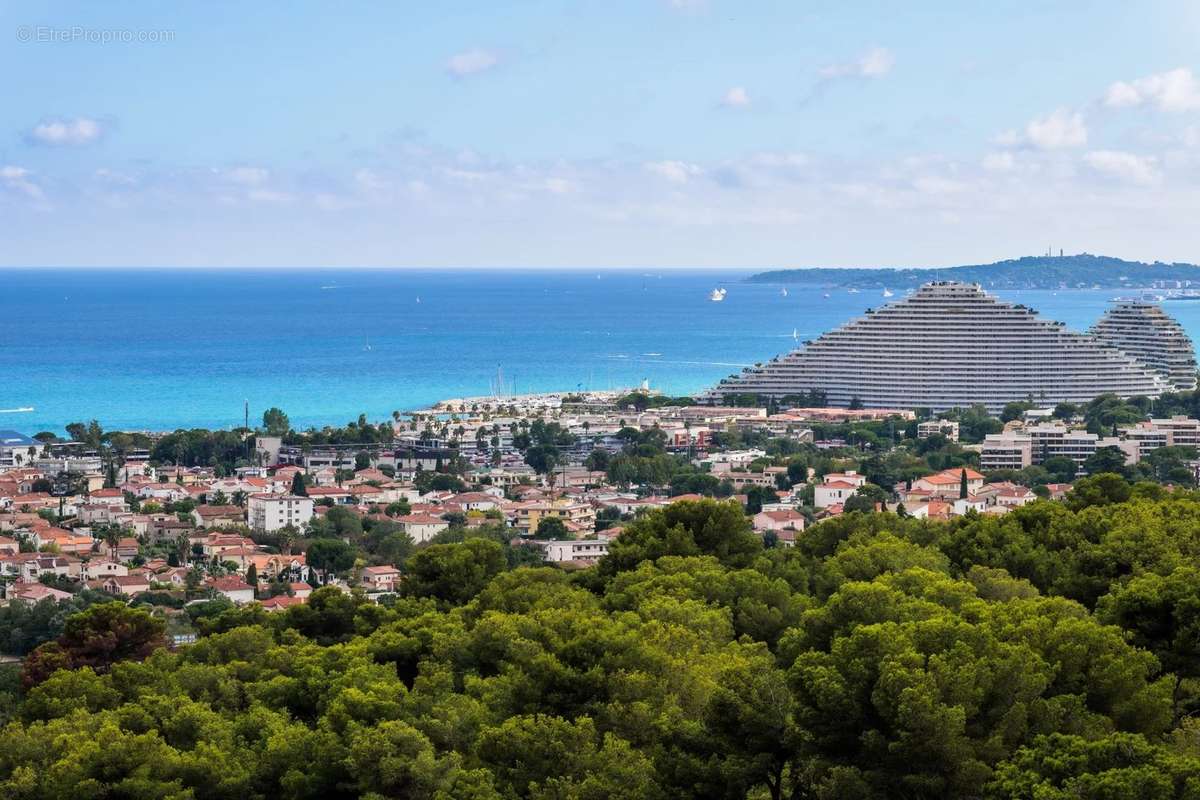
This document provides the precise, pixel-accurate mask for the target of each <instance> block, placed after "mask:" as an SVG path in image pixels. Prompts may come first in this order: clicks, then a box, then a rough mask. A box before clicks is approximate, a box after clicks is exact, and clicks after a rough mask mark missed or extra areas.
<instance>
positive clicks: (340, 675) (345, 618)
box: [0, 475, 1200, 800]
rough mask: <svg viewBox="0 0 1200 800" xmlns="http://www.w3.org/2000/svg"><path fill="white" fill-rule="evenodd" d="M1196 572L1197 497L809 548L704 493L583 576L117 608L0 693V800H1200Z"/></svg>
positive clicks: (1078, 496)
mask: <svg viewBox="0 0 1200 800" xmlns="http://www.w3.org/2000/svg"><path fill="white" fill-rule="evenodd" d="M1198 555H1200V493H1197V492H1194V491H1187V490H1177V491H1173V492H1172V491H1168V490H1165V489H1163V488H1162V487H1160V486H1157V485H1152V484H1145V483H1143V484H1130V483H1128V482H1127V481H1125V480H1124V479H1123V478H1121V477H1119V476H1116V475H1097V476H1094V477H1090V478H1085V479H1082V480H1080V481H1079V482H1078V484H1077V487H1076V489H1075V490H1074V492H1073V493H1072V494H1071V495H1069V496H1068V499H1067V500H1066V501H1064V502H1058V503H1052V502H1045V501H1043V502H1038V503H1034V504H1032V505H1030V506H1027V507H1025V508H1021V509H1018V510H1015V511H1013V512H1011V513H1009V514H1007V515H1004V516H1001V517H991V516H988V517H981V516H975V515H968V516H967V517H963V518H959V519H955V520H954V521H951V522H929V521H918V520H914V519H906V518H902V517H897V516H895V515H892V514H863V513H852V514H846V515H844V516H842V517H839V518H836V519H832V520H829V521H826V522H823V523H821V524H819V525H816V526H814V527H812V528H810V529H809V530H808V531H806V532H805V534H804V535H803V536H802V537H798V539H797V545H796V546H795V547H793V548H765V547H764V545H763V543H762V540H761V539H760V538H759V537H757V536H756V535H754V534H753V533H752V532H751V530H750V529H749V527H748V523H747V519H746V517H745V515H744V513H743V510H742V509H741V508H740V507H739V506H738V505H737V504H736V503H732V502H719V501H713V500H705V501H699V502H681V503H676V504H674V505H672V506H670V507H667V508H665V509H662V510H657V511H654V512H651V513H649V514H646V515H645V516H642V517H639V518H638V519H636V520H635V521H633V522H631V523H629V524H628V525H627V526H626V528H625V531H624V533H623V535H622V536H621V537H620V538H619V539H617V540H616V541H615V542H614V543H613V545H612V548H611V554H610V555H609V557H608V558H606V559H605V560H604V561H602V562H601V563H600V565H599V566H597V567H596V568H593V569H590V570H583V571H578V572H567V571H562V570H559V569H556V568H550V567H529V566H524V567H515V568H514V566H513V565H512V563H511V561H509V560H508V559H506V558H505V555H504V552H503V549H502V546H501V544H500V543H498V542H496V541H492V540H489V539H484V538H474V539H467V540H465V541H461V542H456V543H445V544H434V545H432V546H429V547H427V548H423V549H422V550H421V551H420V552H419V553H416V554H414V556H413V557H412V558H410V559H409V560H408V561H407V562H406V570H407V574H406V577H405V581H404V583H403V590H402V593H401V594H400V595H399V596H397V597H395V598H394V602H390V603H387V604H384V605H376V604H374V603H370V602H367V601H366V600H365V599H363V598H362V597H359V596H354V595H349V594H344V593H341V592H340V591H338V590H336V589H333V588H327V589H322V590H319V591H317V592H316V593H314V594H313V596H312V597H311V598H310V600H309V602H308V603H307V604H305V605H303V606H299V607H296V608H292V609H290V610H288V611H287V612H283V613H277V614H267V613H265V612H264V611H263V610H262V609H261V608H260V607H258V606H249V607H244V608H239V609H230V608H229V607H228V606H223V605H216V604H214V605H213V606H212V609H211V613H210V612H209V611H208V610H206V609H205V608H202V607H201V608H197V609H194V610H193V612H192V613H193V616H195V618H196V623H197V625H198V626H199V628H200V630H201V631H202V633H203V635H202V637H201V638H200V640H199V641H198V642H197V643H196V644H195V645H192V646H189V647H186V648H184V649H182V650H179V651H175V652H172V651H170V650H167V649H163V648H161V647H159V645H160V644H161V641H162V630H161V628H160V627H158V626H160V625H161V623H159V622H158V621H157V620H156V619H155V618H154V617H152V616H151V615H149V614H147V613H146V612H144V611H142V610H139V609H136V608H130V607H126V606H123V605H120V604H116V603H103V604H99V605H92V606H90V607H88V608H87V609H86V610H84V611H81V612H79V613H77V614H75V615H74V616H71V617H69V618H68V619H67V621H66V623H65V624H64V625H61V626H59V627H58V628H57V630H59V631H60V633H58V635H57V638H56V639H54V640H52V641H49V642H47V643H46V644H43V645H41V646H40V647H39V648H38V649H37V650H35V651H33V653H32V654H31V655H30V656H29V657H27V659H26V662H25V665H24V667H23V671H22V674H21V678H22V681H21V684H22V685H23V686H24V688H20V687H19V686H18V685H17V682H16V681H14V680H10V681H7V682H5V683H4V684H0V691H2V697H3V698H4V700H5V701H6V702H3V703H0V713H3V714H4V715H5V716H6V717H7V719H8V721H7V724H6V725H5V727H4V728H3V729H2V730H0V796H3V797H6V798H80V797H88V798H195V799H196V800H199V799H201V798H238V800H249V799H250V798H266V797H271V798H342V797H362V796H370V797H404V798H430V800H433V799H434V798H437V799H438V800H450V799H451V798H464V799H465V798H479V799H483V798H488V799H495V800H498V799H499V798H538V800H549V798H555V799H558V798H580V799H581V800H591V799H592V798H595V799H596V800H600V798H678V797H694V798H745V797H752V798H772V800H777V799H778V798H796V799H799V798H806V799H807V798H831V799H832V798H892V797H903V798H978V797H986V798H1038V800H1043V799H1045V800H1059V799H1060V798H1061V799H1062V800H1066V799H1067V798H1094V799H1095V800H1100V799H1101V798H1125V797H1137V798H1192V797H1197V796H1200V794H1198V793H1200V725H1197V724H1196V720H1195V719H1194V716H1193V715H1194V714H1195V712H1196V711H1197V710H1198V709H1200V682H1198V679H1200V616H1197V613H1196V612H1197V610H1198V609H1200V568H1198V562H1197V556H1198ZM4 687H8V688H7V690H4Z"/></svg>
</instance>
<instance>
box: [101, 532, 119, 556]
mask: <svg viewBox="0 0 1200 800" xmlns="http://www.w3.org/2000/svg"><path fill="white" fill-rule="evenodd" d="M101 538H102V539H103V540H104V543H105V544H107V545H108V555H109V558H111V559H112V560H113V561H116V560H117V546H118V545H120V544H121V529H120V528H118V527H117V526H116V525H109V526H108V527H107V528H105V529H104V533H103V534H101Z"/></svg>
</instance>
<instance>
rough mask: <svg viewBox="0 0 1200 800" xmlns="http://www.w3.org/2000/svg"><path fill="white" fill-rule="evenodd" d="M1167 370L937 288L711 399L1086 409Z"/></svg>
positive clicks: (1164, 386)
mask: <svg viewBox="0 0 1200 800" xmlns="http://www.w3.org/2000/svg"><path fill="white" fill-rule="evenodd" d="M1170 388H1171V387H1170V385H1169V384H1168V382H1167V381H1166V380H1165V379H1164V378H1162V377H1161V376H1160V375H1159V373H1157V372H1155V371H1153V370H1150V369H1147V368H1146V367H1144V366H1143V365H1141V364H1139V363H1138V362H1136V361H1135V360H1134V359H1133V358H1132V357H1130V356H1128V355H1125V354H1124V353H1123V352H1121V351H1119V350H1115V349H1113V348H1111V347H1106V346H1103V345H1101V344H1100V343H1099V342H1098V341H1097V340H1096V339H1095V338H1093V337H1092V336H1090V335H1087V334H1082V333H1077V332H1074V331H1070V330H1067V328H1066V327H1065V326H1064V325H1063V323H1061V322H1054V321H1052V320H1045V319H1043V318H1041V317H1039V316H1038V314H1037V312H1035V311H1033V310H1032V309H1029V308H1026V307H1025V306H1021V305H1013V304H1011V303H1005V302H1002V301H1000V300H998V299H997V298H995V297H993V296H992V295H989V294H987V293H986V292H984V291H983V290H982V289H980V288H979V286H978V285H976V284H967V283H956V282H937V283H929V284H926V285H924V286H922V287H921V288H920V289H918V290H917V291H916V292H915V293H913V294H912V295H910V296H908V297H906V298H904V299H903V300H900V301H897V302H894V303H891V304H889V305H886V306H883V307H881V308H877V309H873V310H869V311H868V312H867V313H866V314H865V315H863V316H861V317H859V318H857V319H854V320H851V321H850V322H848V323H846V324H844V325H842V326H841V327H839V328H836V329H834V330H832V331H829V332H828V333H825V334H823V335H822V336H821V337H820V338H818V339H816V340H815V341H811V342H805V344H804V346H803V347H801V348H800V349H799V350H795V351H793V352H791V353H788V354H786V355H782V356H778V357H776V358H774V359H772V360H771V361H769V362H767V363H765V364H761V365H758V366H755V367H747V368H746V369H745V370H744V371H743V372H742V373H741V374H738V375H733V376H731V377H729V378H726V379H725V380H723V381H721V383H720V384H718V385H717V386H716V387H715V388H713V389H712V390H710V391H709V392H708V393H707V395H706V398H707V399H708V400H709V401H713V402H720V401H721V400H722V399H723V398H725V397H726V396H727V395H731V394H741V393H748V394H758V395H761V396H768V397H773V398H776V399H782V398H784V397H787V396H788V395H796V394H799V393H801V392H806V391H811V390H820V391H823V392H825V395H826V398H827V402H828V404H829V405H831V406H847V405H850V404H851V402H852V401H853V400H855V399H857V400H858V401H859V402H861V404H862V405H863V406H864V407H866V408H930V409H932V410H934V411H944V410H946V409H949V408H955V407H966V406H971V405H975V404H982V405H985V406H987V407H988V409H989V410H990V411H992V412H993V413H995V412H999V411H1000V409H1001V408H1003V406H1004V404H1005V403H1008V402H1011V401H1014V400H1024V399H1027V398H1033V399H1034V400H1035V401H1037V402H1041V403H1047V404H1053V403H1060V402H1072V403H1082V402H1087V401H1088V400H1091V399H1092V398H1094V397H1096V396H1097V395H1100V394H1104V393H1106V392H1115V393H1116V394H1119V395H1121V396H1124V397H1131V396H1134V395H1148V396H1152V397H1154V396H1158V395H1159V394H1161V393H1163V392H1164V391H1168V390H1169V389H1170Z"/></svg>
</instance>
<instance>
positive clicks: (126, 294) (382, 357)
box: [0, 269, 1200, 433]
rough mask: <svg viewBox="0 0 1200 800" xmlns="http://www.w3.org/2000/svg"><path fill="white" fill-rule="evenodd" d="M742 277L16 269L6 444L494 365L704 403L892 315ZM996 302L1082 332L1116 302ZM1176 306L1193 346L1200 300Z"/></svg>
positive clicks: (853, 299)
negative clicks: (804, 346) (811, 346)
mask: <svg viewBox="0 0 1200 800" xmlns="http://www.w3.org/2000/svg"><path fill="white" fill-rule="evenodd" d="M746 274H748V273H739V272H732V271H731V272H727V273H717V272H683V271H668V272H663V273H661V274H659V273H645V272H642V271H608V272H601V273H595V272H588V273H582V272H556V273H548V272H541V271H486V272H485V271H465V270H462V271H439V272H418V271H373V270H347V269H342V270H253V271H230V270H212V271H198V270H4V271H0V297H3V303H2V304H0V410H7V409H14V408H21V407H33V408H34V409H35V410H34V411H33V412H25V413H0V428H14V429H16V430H19V431H22V432H26V433H32V432H36V431H39V430H59V429H61V428H62V426H63V425H64V424H66V423H68V422H71V421H75V420H81V419H91V418H95V419H98V420H100V422H101V424H102V425H104V427H106V428H126V429H154V430H162V429H173V428H175V427H186V426H205V427H229V426H234V425H238V424H240V423H241V419H242V404H243V401H244V400H248V401H249V405H250V416H251V420H257V419H259V418H261V415H262V411H263V409H265V408H269V407H270V406H279V407H280V408H283V409H284V410H285V411H286V412H287V413H288V415H289V416H290V417H291V419H292V422H293V424H295V425H300V426H308V425H322V424H326V423H344V422H346V421H347V420H350V419H353V418H355V417H356V416H357V415H358V414H359V413H366V414H367V415H368V416H369V417H370V418H372V419H383V418H385V417H388V416H389V415H390V414H391V412H392V411H393V410H405V409H410V408H415V407H418V406H421V405H424V404H428V403H431V402H433V401H435V400H438V399H441V398H446V397H456V396H463V395H483V394H488V393H490V392H491V386H492V382H493V380H494V378H495V375H496V370H497V367H501V368H502V369H503V372H504V376H505V378H506V380H512V381H515V390H516V391H517V392H533V391H550V390H565V389H575V388H584V389H586V388H591V389H605V388H617V387H622V386H632V385H636V384H638V383H640V382H641V381H642V380H648V381H649V382H650V384H651V386H653V387H655V388H658V389H661V390H663V391H665V392H669V393H672V394H683V393H691V392H697V391H699V390H701V389H703V388H706V387H708V386H711V385H712V384H713V383H715V382H716V381H717V380H719V379H720V378H722V377H723V376H725V375H728V374H730V373H733V372H736V371H738V370H740V369H741V367H742V366H744V365H747V364H751V363H754V362H755V361H763V360H766V359H767V358H770V357H771V356H773V355H775V354H778V353H780V352H784V351H786V350H788V349H790V348H791V347H792V345H793V338H792V333H793V330H795V332H796V336H797V337H798V338H799V339H806V338H813V337H816V336H817V335H819V334H820V333H821V332H823V331H825V330H827V329H829V328H831V327H834V326H836V325H838V324H840V323H842V322H844V321H846V320H847V319H849V318H851V317H853V316H855V315H857V314H859V313H861V312H862V311H863V310H865V309H866V308H868V307H870V306H875V305H880V304H882V303H883V302H885V301H884V299H883V298H882V297H879V296H878V295H877V294H876V293H874V292H862V293H860V294H850V293H848V292H846V291H844V290H832V291H830V295H831V296H830V297H829V298H825V297H824V296H823V294H824V292H823V291H822V290H819V289H801V288H799V287H789V289H788V294H787V296H784V295H783V294H782V293H781V291H780V288H779V287H777V286H768V285H759V284H743V283H740V282H739V281H740V280H741V278H743V277H745V275H746ZM718 286H724V287H726V288H727V289H728V294H727V296H726V299H725V301H724V302H722V303H713V302H710V301H709V299H708V295H709V292H710V291H711V290H712V289H714V288H716V287H718ZM1000 294H1001V295H1002V296H1003V297H1005V298H1006V299H1009V300H1013V301H1016V302H1022V303H1025V304H1026V305H1029V306H1031V307H1033V308H1036V309H1038V310H1039V311H1041V312H1042V313H1043V314H1044V315H1046V316H1048V317H1052V318H1056V319H1060V320H1062V321H1063V322H1066V323H1067V324H1068V325H1069V326H1070V327H1072V328H1076V329H1082V328H1085V327H1086V326H1087V325H1089V324H1091V323H1092V322H1093V321H1094V320H1095V319H1096V318H1097V317H1098V316H1099V315H1100V314H1101V313H1102V312H1103V310H1104V307H1105V303H1106V302H1107V301H1108V300H1109V299H1110V297H1111V295H1112V292H1111V291H1070V292H1057V293H1051V292H1047V291H1025V292H1002V293H1000ZM899 296H900V293H899V292H897V297H899ZM418 298H419V302H418ZM1166 307H1167V309H1168V311H1169V312H1170V313H1172V314H1173V315H1175V316H1176V318H1178V319H1179V320H1180V321H1181V322H1182V323H1183V324H1184V327H1185V328H1187V329H1188V331H1189V333H1191V334H1192V335H1193V338H1194V337H1195V335H1196V334H1197V333H1200V302H1198V303H1191V302H1179V303H1168V304H1167V306H1166ZM981 334H982V335H986V332H981ZM509 388H510V389H512V388H513V387H512V386H511V385H510V386H509Z"/></svg>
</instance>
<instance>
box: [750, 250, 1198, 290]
mask: <svg viewBox="0 0 1200 800" xmlns="http://www.w3.org/2000/svg"><path fill="white" fill-rule="evenodd" d="M746 280H747V281H748V282H750V283H799V284H811V285H814V286H828V287H843V288H849V287H855V288H860V289H880V288H885V287H886V288H900V289H906V288H909V287H913V286H920V285H921V284H923V283H928V282H929V281H936V280H943V281H951V280H953V281H965V282H967V283H978V284H980V285H981V286H983V287H984V288H990V289H1064V288H1070V289H1074V288H1088V287H1100V288H1104V289H1112V288H1124V287H1129V288H1141V287H1149V286H1153V285H1154V284H1155V283H1156V282H1158V281H1170V282H1172V284H1173V283H1174V282H1175V281H1180V282H1187V281H1191V282H1193V283H1196V284H1200V266H1197V265H1195V264H1182V263H1175V264H1167V263H1164V262H1161V261H1155V262H1153V263H1146V262H1143V261H1126V260H1124V259H1121V258H1112V257H1110V256H1096V255H1092V254H1090V253H1080V254H1078V255H1070V256H1025V257H1024V258H1016V259H1009V260H1007V261H997V262H995V263H994V264H973V265H969V266H961V267H946V268H944V269H933V268H929V267H920V268H913V267H907V268H905V267H875V268H865V269H846V268H832V267H831V268H819V267H812V268H806V269H780V270H771V271H769V272H760V273H757V274H755V275H751V276H750V277H749V278H747V279H746Z"/></svg>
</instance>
